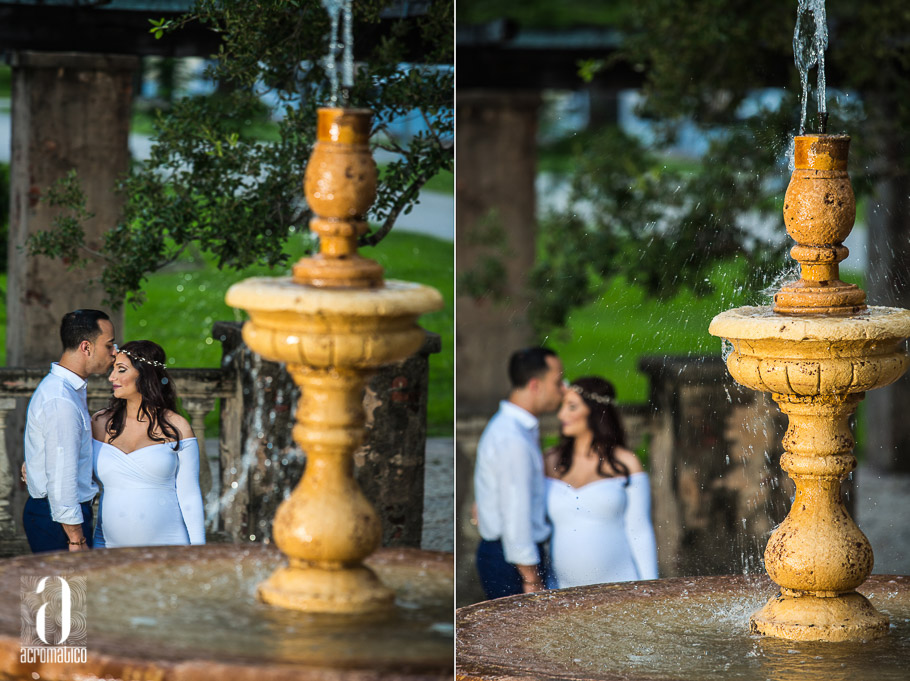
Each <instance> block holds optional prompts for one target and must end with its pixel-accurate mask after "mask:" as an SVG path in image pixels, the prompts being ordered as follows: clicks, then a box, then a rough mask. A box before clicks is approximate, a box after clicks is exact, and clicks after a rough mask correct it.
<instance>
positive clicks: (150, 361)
mask: <svg viewBox="0 0 910 681" xmlns="http://www.w3.org/2000/svg"><path fill="white" fill-rule="evenodd" d="M117 352H122V353H123V354H124V355H126V356H127V357H129V358H130V359H131V360H133V361H134V362H142V363H143V364H151V365H152V366H153V367H158V368H159V369H167V365H166V364H163V363H161V362H156V361H155V360H153V359H146V358H145V357H139V356H137V355H134V354H133V353H132V352H130V351H129V350H124V349H123V348H117Z"/></svg>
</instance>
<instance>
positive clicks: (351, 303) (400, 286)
mask: <svg viewBox="0 0 910 681" xmlns="http://www.w3.org/2000/svg"><path fill="white" fill-rule="evenodd" d="M225 302H227V304H228V305H230V306H231V307H237V308H241V309H244V310H247V311H250V312H290V313H297V314H309V315H325V316H355V317H375V316H377V315H383V316H385V315H407V314H418V315H419V314H424V313H425V312H431V311H434V310H440V309H442V307H443V305H444V301H443V298H442V294H441V293H439V291H437V290H436V289H434V288H432V287H430V286H426V285H424V284H418V283H415V282H409V281H399V280H396V279H386V280H385V281H384V282H383V285H382V286H378V287H375V288H347V289H346V288H320V287H316V286H309V285H307V284H301V283H299V282H296V281H294V279H293V278H292V277H277V278H276V277H251V278H249V279H244V280H243V281H240V282H237V283H236V284H234V285H233V286H231V287H230V288H229V289H228V291H227V293H226V294H225Z"/></svg>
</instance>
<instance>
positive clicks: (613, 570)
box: [545, 377, 657, 588]
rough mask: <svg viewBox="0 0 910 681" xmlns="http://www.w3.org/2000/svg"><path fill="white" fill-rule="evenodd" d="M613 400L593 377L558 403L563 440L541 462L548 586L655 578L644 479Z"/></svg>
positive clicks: (613, 395) (574, 386)
mask: <svg viewBox="0 0 910 681" xmlns="http://www.w3.org/2000/svg"><path fill="white" fill-rule="evenodd" d="M615 398H616V391H615V390H614V388H613V385H612V384H611V383H610V382H609V381H605V380H604V379H602V378H597V377H585V378H579V379H578V380H576V381H575V382H574V383H572V384H571V385H570V386H569V389H568V390H567V391H566V394H565V397H564V398H563V402H562V407H561V408H560V410H559V414H558V417H559V422H560V426H561V437H560V441H559V444H558V445H557V446H556V447H554V448H553V449H552V450H550V451H549V452H547V455H546V461H545V466H546V471H547V476H548V477H547V492H546V493H547V496H546V499H547V515H548V516H549V518H550V522H551V523H552V525H553V534H552V536H551V539H550V561H551V574H550V578H549V580H548V582H549V583H548V586H550V587H551V588H564V587H569V586H580V585H582V584H600V583H603V582H627V581H634V580H639V579H656V578H657V546H656V543H655V540H654V528H653V526H652V525H651V491H650V485H649V481H648V474H647V473H645V472H644V469H643V468H642V465H641V462H640V461H639V460H638V457H636V456H635V454H634V453H633V452H631V451H629V449H628V448H627V447H626V442H625V434H624V432H623V429H622V425H621V424H620V421H619V414H618V413H617V411H616V407H615V405H614V400H615Z"/></svg>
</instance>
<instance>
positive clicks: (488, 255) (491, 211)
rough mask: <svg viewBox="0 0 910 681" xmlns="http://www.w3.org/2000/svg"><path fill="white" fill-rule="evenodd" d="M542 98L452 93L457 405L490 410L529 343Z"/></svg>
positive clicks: (465, 412) (464, 410)
mask: <svg viewBox="0 0 910 681" xmlns="http://www.w3.org/2000/svg"><path fill="white" fill-rule="evenodd" d="M539 107H540V96H539V95H538V94H530V93H504V92H488V91H466V92H459V93H458V107H457V108H456V112H455V115H456V118H457V121H456V124H457V126H458V137H457V139H456V144H457V153H458V168H457V174H456V179H455V193H456V201H457V203H458V211H457V213H456V216H455V250H456V252H457V253H458V259H457V262H456V286H457V298H456V315H457V317H458V328H457V329H456V331H455V333H456V344H455V352H456V358H457V359H456V362H457V364H458V385H457V386H456V402H457V404H458V411H459V418H463V417H465V416H472V415H478V414H492V413H493V412H494V411H496V404H497V402H498V401H499V400H500V399H502V398H503V397H504V396H505V394H506V393H507V391H508V377H507V374H506V368H507V365H508V359H509V355H510V354H511V353H512V352H513V351H514V350H516V349H518V348H521V347H524V346H526V345H527V344H528V343H529V342H531V340H532V333H531V328H530V325H529V323H528V317H527V308H528V305H529V303H530V301H531V293H530V291H529V290H528V288H527V275H528V272H529V271H530V269H531V267H532V266H533V265H534V255H535V254H534V242H535V233H536V230H537V223H536V216H535V192H534V178H535V176H536V173H537V117H538V109H539Z"/></svg>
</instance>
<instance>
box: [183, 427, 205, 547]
mask: <svg viewBox="0 0 910 681" xmlns="http://www.w3.org/2000/svg"><path fill="white" fill-rule="evenodd" d="M177 502H178V503H179V504H180V512H181V513H182V514H183V522H184V523H185V524H186V530H187V533H188V534H189V536H190V544H205V511H204V508H203V504H202V490H201V489H200V488H199V443H198V442H197V441H196V438H194V437H191V438H188V439H181V440H180V450H179V451H178V452H177Z"/></svg>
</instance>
